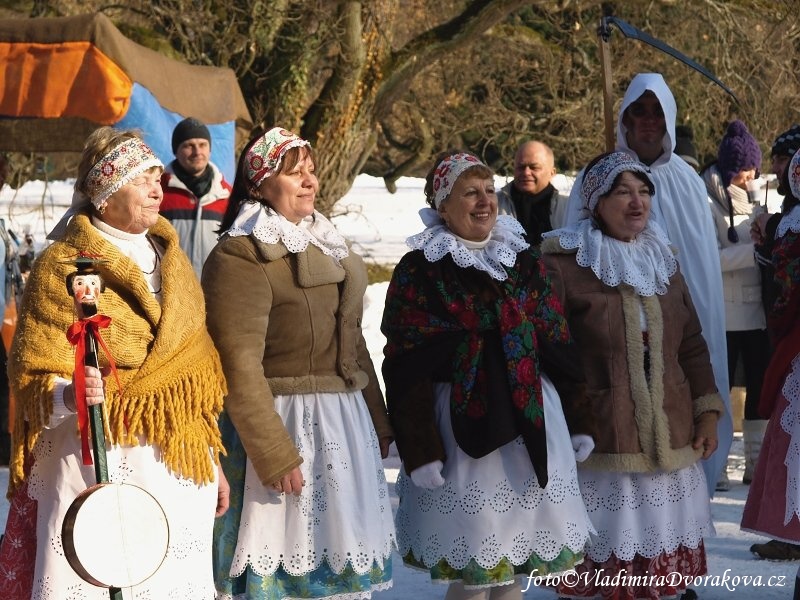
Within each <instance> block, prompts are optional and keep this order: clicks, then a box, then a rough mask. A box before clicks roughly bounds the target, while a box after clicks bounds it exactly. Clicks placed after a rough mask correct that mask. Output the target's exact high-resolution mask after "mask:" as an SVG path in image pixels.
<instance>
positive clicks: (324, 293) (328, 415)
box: [202, 127, 395, 600]
mask: <svg viewBox="0 0 800 600" xmlns="http://www.w3.org/2000/svg"><path fill="white" fill-rule="evenodd" d="M314 168H315V163H314V158H313V155H312V154H311V152H310V146H309V144H308V142H306V141H305V140H302V139H300V138H299V137H297V136H296V135H294V134H293V133H291V132H289V131H286V130H284V129H281V128H278V127H276V128H274V129H272V130H270V131H268V132H267V133H266V134H264V135H263V136H260V137H257V138H255V139H254V140H252V141H251V143H250V144H248V146H246V147H245V149H244V151H243V153H242V156H241V158H240V160H239V167H238V171H237V175H236V180H235V182H234V187H233V193H232V195H231V200H230V204H229V209H228V213H226V215H225V217H224V218H223V221H222V224H221V226H220V228H221V231H224V232H225V233H224V235H222V237H221V238H220V241H219V243H218V244H217V246H216V247H215V248H214V250H213V251H212V252H211V254H210V256H209V257H208V259H207V261H206V263H205V266H204V269H203V278H202V279H203V290H204V293H205V296H206V302H207V309H208V329H209V332H210V333H211V337H212V338H213V339H214V342H215V344H216V346H217V348H218V350H219V352H220V355H221V359H222V366H223V369H224V371H225V376H226V379H227V382H228V395H227V396H226V398H225V412H224V413H223V417H222V420H221V429H222V430H223V436H224V439H225V446H226V449H227V451H228V456H227V457H226V458H225V459H223V461H222V462H223V468H224V470H225V473H226V475H228V476H229V477H230V480H231V487H232V490H231V504H232V508H231V510H230V511H229V515H228V517H227V518H226V519H220V520H218V522H217V527H216V529H215V536H214V537H215V540H214V541H215V559H216V561H215V577H216V581H217V589H218V593H219V597H220V598H232V597H236V598H247V599H248V600H266V599H269V600H273V599H277V598H285V597H291V598H326V597H331V596H335V597H336V598H337V599H345V600H347V599H356V598H358V599H362V598H369V597H370V595H371V593H372V592H373V591H375V590H381V589H386V588H388V587H390V585H391V554H392V551H393V549H394V546H395V541H394V539H395V534H394V526H393V523H392V510H391V506H390V504H389V493H388V488H387V484H386V480H385V477H384V472H383V465H382V463H381V456H383V457H385V456H386V455H387V454H388V448H389V444H390V443H391V441H392V432H391V428H390V426H389V421H388V417H387V415H386V408H385V405H384V402H383V396H382V394H381V391H380V388H379V386H378V383H377V378H376V375H375V370H374V368H373V365H372V361H371V359H370V357H369V353H368V351H367V348H366V343H365V341H364V337H363V335H362V332H361V317H362V312H363V304H362V303H363V297H364V292H365V290H366V286H367V273H366V269H365V267H364V264H363V262H362V260H361V259H360V258H359V257H358V256H357V255H355V254H353V253H352V252H350V251H349V249H348V247H347V244H346V243H345V240H344V238H342V236H341V235H340V234H339V233H338V232H337V231H336V229H335V228H334V226H333V225H332V224H331V222H330V221H328V220H327V219H326V218H325V217H324V216H322V215H321V214H320V213H319V212H317V211H315V210H314V200H315V197H316V193H317V190H318V182H317V178H316V176H315V175H314Z"/></svg>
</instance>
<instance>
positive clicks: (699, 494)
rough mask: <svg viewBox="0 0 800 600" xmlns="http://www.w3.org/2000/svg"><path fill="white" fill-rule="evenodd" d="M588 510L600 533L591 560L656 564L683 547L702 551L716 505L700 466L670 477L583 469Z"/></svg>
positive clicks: (581, 476) (581, 477) (580, 476)
mask: <svg viewBox="0 0 800 600" xmlns="http://www.w3.org/2000/svg"><path fill="white" fill-rule="evenodd" d="M578 479H579V481H580V485H581V491H582V492H583V499H584V501H585V502H586V510H588V511H589V517H590V518H591V519H592V523H593V524H594V526H595V528H596V529H597V535H596V536H593V538H592V544H591V546H589V548H588V554H589V556H590V557H591V559H592V560H594V561H595V562H604V561H606V560H608V558H609V556H611V553H612V552H613V553H614V555H615V556H616V557H617V558H620V559H622V560H632V559H633V557H634V555H635V554H640V555H642V556H644V557H646V558H653V557H655V556H658V555H659V554H661V553H662V552H674V551H675V550H676V549H677V548H678V546H680V545H683V546H686V547H688V548H697V547H698V545H699V544H700V542H701V540H702V539H703V537H705V536H708V535H714V533H715V530H714V523H713V521H712V520H711V502H710V500H709V497H708V490H707V487H706V478H705V474H704V472H703V469H702V467H701V466H700V463H699V462H698V463H695V464H693V465H692V466H690V467H686V468H685V469H680V470H678V471H671V472H669V473H664V472H657V473H612V472H607V471H594V470H589V469H583V468H580V469H578Z"/></svg>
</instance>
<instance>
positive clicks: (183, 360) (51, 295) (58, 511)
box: [0, 127, 229, 600]
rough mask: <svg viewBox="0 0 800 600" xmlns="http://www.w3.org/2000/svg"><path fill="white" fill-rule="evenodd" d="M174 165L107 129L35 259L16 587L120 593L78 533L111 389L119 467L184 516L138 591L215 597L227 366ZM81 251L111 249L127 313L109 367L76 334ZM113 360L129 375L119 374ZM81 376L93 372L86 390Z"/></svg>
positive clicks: (114, 311) (94, 253) (19, 364)
mask: <svg viewBox="0 0 800 600" xmlns="http://www.w3.org/2000/svg"><path fill="white" fill-rule="evenodd" d="M162 171H163V165H162V164H161V162H160V161H159V160H158V158H157V157H156V156H155V154H153V151H152V150H151V149H150V148H149V147H148V146H147V145H146V144H145V143H144V141H142V139H141V138H140V137H139V135H138V133H136V132H134V131H118V130H115V129H112V128H110V127H102V128H100V129H98V130H96V131H95V132H93V133H92V134H91V135H90V136H89V138H88V139H87V141H86V144H85V147H84V150H83V155H82V157H81V162H80V166H79V169H78V177H77V180H76V182H75V195H74V197H73V202H72V207H71V208H70V209H69V210H68V211H67V214H66V215H65V216H64V218H63V219H62V220H61V221H60V222H59V223H58V225H56V227H55V228H54V229H53V231H52V232H51V233H50V235H49V236H48V238H49V239H51V240H53V243H52V245H50V246H49V247H48V248H47V249H46V250H44V252H42V253H41V255H40V256H39V257H38V258H37V259H36V261H35V263H34V265H33V269H32V271H31V274H30V278H29V279H28V282H27V285H26V288H25V295H24V298H23V300H22V305H21V311H20V315H19V323H18V325H17V330H16V334H15V337H14V341H13V344H12V347H11V352H10V356H9V364H8V371H9V381H10V383H11V391H12V393H13V394H14V396H15V398H16V407H17V410H16V415H15V422H14V441H13V448H12V454H13V456H12V461H11V470H10V484H9V492H8V495H9V497H10V498H11V502H12V504H11V510H10V513H9V519H8V524H7V526H6V530H5V531H6V533H5V537H4V540H3V545H2V547H0V572H2V573H3V574H4V575H5V576H4V577H2V578H0V597H2V598H4V599H6V600H9V599H10V600H16V599H22V598H25V599H28V598H41V599H42V600H48V599H50V600H57V599H58V600H60V599H63V598H65V597H67V596H69V597H73V598H83V599H92V600H93V599H97V600H99V599H101V598H102V599H104V600H105V599H107V598H109V590H108V589H105V588H102V587H97V586H95V585H92V584H91V583H88V582H86V581H84V580H83V579H82V578H81V577H79V576H78V574H77V573H76V572H75V571H73V569H72V567H71V566H70V564H69V563H68V561H67V559H66V558H65V552H64V549H63V548H64V542H63V540H62V523H63V521H64V516H65V513H66V511H67V510H68V508H69V507H70V505H71V503H72V502H73V500H74V499H75V497H76V496H77V495H78V494H80V493H81V492H83V491H84V490H85V489H86V488H87V487H89V486H90V485H93V484H94V483H95V473H94V468H93V467H92V466H91V465H86V464H84V462H85V461H84V460H82V451H81V435H80V433H79V431H78V429H79V428H78V418H77V416H76V412H77V408H80V407H76V398H78V399H79V400H78V403H79V404H80V402H81V400H80V399H81V398H83V397H84V395H85V398H86V400H85V401H86V403H87V404H89V405H93V404H101V403H102V407H103V414H104V423H105V429H106V440H107V447H106V452H107V461H108V474H109V480H110V481H111V482H118V483H127V484H133V485H136V486H139V487H141V488H143V489H144V490H146V491H147V492H149V493H150V494H151V495H153V496H154V497H155V499H156V500H157V501H158V502H159V503H160V505H161V507H162V509H163V511H164V513H165V515H166V519H167V522H168V524H169V536H170V539H169V546H168V550H167V554H166V557H165V559H164V562H163V563H162V564H161V567H160V568H159V569H158V570H157V571H156V572H155V574H154V575H152V576H151V577H150V578H149V579H147V580H145V581H144V582H143V583H141V584H139V585H137V586H135V589H133V590H131V592H130V593H131V594H132V596H131V597H136V598H193V599H213V598H214V584H213V580H212V571H211V562H212V561H211V541H212V530H213V525H214V516H215V513H216V514H217V515H219V514H222V513H223V512H224V511H225V510H226V508H227V504H228V494H229V488H228V484H227V481H226V480H225V478H224V476H223V474H222V471H221V470H220V469H219V466H218V464H219V463H218V459H219V453H220V451H221V449H222V444H221V440H220V434H219V430H218V428H217V417H218V415H219V413H220V411H221V409H222V399H223V396H224V393H225V380H224V377H223V375H222V370H221V366H220V362H219V356H218V354H217V352H216V350H215V349H214V346H213V344H212V342H211V339H210V337H209V336H208V333H207V332H206V328H205V311H204V302H203V294H202V291H201V289H200V285H199V282H198V281H197V279H196V277H195V275H194V271H193V270H192V266H191V264H190V263H189V261H188V259H187V258H186V256H185V255H184V253H183V252H182V251H181V249H180V246H179V245H178V236H177V234H176V233H175V230H174V229H173V228H172V226H171V225H169V223H168V222H167V221H166V220H165V219H164V218H163V217H160V216H159V214H158V208H159V204H160V203H161V198H162V191H161V186H160V184H159V176H160V175H161V173H162ZM81 256H82V257H90V258H91V259H93V260H95V261H96V265H95V266H96V269H97V272H98V273H99V275H100V276H101V277H102V280H103V282H104V284H105V288H104V291H103V293H102V296H101V297H100V300H99V302H98V309H99V312H101V313H102V314H103V315H105V316H107V317H110V319H111V323H110V325H109V326H108V327H107V328H105V329H103V330H102V332H101V336H102V338H103V340H104V342H105V345H106V346H107V348H108V351H109V353H110V357H106V356H105V355H104V353H103V352H100V353H99V354H100V364H101V366H102V367H103V369H102V371H101V370H98V369H96V368H93V367H83V368H81V367H76V366H75V362H76V361H75V354H74V348H73V346H72V345H71V344H70V342H69V341H68V340H67V337H66V331H67V329H68V328H69V327H70V326H71V325H72V324H73V322H75V321H76V320H77V318H78V317H79V315H76V311H75V308H74V304H73V299H72V297H71V295H70V294H69V293H68V291H67V288H66V285H65V279H66V276H67V275H68V274H69V273H70V272H71V271H74V269H75V264H74V263H75V260H76V258H78V257H81ZM112 364H113V365H115V367H114V368H115V371H116V374H115V375H116V376H114V377H111V376H108V377H106V376H107V375H108V371H109V370H110V369H109V368H108V365H112ZM80 369H82V370H83V373H81V374H79V375H83V376H82V377H79V378H76V377H75V375H76V371H77V370H80ZM76 379H78V380H79V381H82V380H85V388H84V387H83V386H80V388H79V389H78V390H76V389H75V388H76V386H75V383H74V381H75V380H76ZM84 389H85V394H84V393H83V392H82V391H81V390H84ZM76 392H80V393H76ZM95 458H96V457H95ZM150 525H151V524H149V523H141V527H145V528H146V527H149V526H150ZM34 535H35V538H34V537H33V536H34Z"/></svg>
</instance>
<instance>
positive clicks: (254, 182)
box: [227, 127, 349, 262]
mask: <svg viewBox="0 0 800 600" xmlns="http://www.w3.org/2000/svg"><path fill="white" fill-rule="evenodd" d="M302 147H309V148H310V147H311V144H310V143H309V142H308V141H307V140H304V139H302V138H300V137H299V136H297V135H295V134H294V133H292V132H291V131H288V130H287V129H284V128H282V127H273V128H272V129H270V130H269V131H268V132H267V133H265V134H264V135H263V136H261V137H260V138H259V139H258V140H257V141H256V142H255V143H254V144H253V145H252V146H251V147H250V149H249V150H248V151H247V154H246V156H245V168H246V176H247V179H248V181H249V183H250V185H251V186H253V187H258V186H259V185H260V184H261V183H263V181H264V180H265V179H267V178H268V177H272V176H273V175H275V173H277V172H278V169H279V168H280V165H281V161H282V160H283V157H284V155H285V154H286V152H288V151H289V149H290V148H302ZM227 234H228V235H230V236H232V237H236V236H242V235H252V236H253V237H254V238H256V239H257V240H259V241H261V242H264V243H265V244H276V243H278V242H279V241H281V242H283V244H284V245H285V246H286V248H287V250H289V252H292V253H294V254H296V253H299V252H304V251H305V250H306V248H307V247H308V244H312V245H314V246H316V247H317V248H319V249H320V250H321V251H322V252H323V253H324V254H326V255H327V256H330V257H332V258H333V259H334V260H336V261H337V262H339V261H340V260H342V259H343V258H346V257H347V255H348V254H349V249H348V247H347V242H346V240H345V239H344V237H343V236H342V235H341V234H340V233H339V232H338V231H337V230H336V227H335V226H334V225H333V223H331V222H330V221H329V220H328V219H326V218H325V217H324V216H323V215H322V213H320V212H319V211H317V210H315V211H314V212H313V214H311V215H310V216H308V217H306V218H305V219H303V220H302V221H300V223H298V224H297V225H295V224H294V223H292V222H291V221H289V220H288V219H286V217H284V216H283V215H281V214H280V213H279V212H277V211H275V210H274V209H272V208H270V207H269V206H266V205H265V204H263V203H262V202H259V201H257V200H250V201H247V202H244V203H242V205H241V207H239V214H238V215H237V216H236V219H234V221H233V224H232V225H231V227H230V229H228V231H227Z"/></svg>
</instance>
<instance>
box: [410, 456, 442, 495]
mask: <svg viewBox="0 0 800 600" xmlns="http://www.w3.org/2000/svg"><path fill="white" fill-rule="evenodd" d="M443 468H444V465H443V464H442V461H440V460H435V461H433V462H429V463H428V464H427V465H422V466H421V467H417V468H416V469H414V470H413V471H411V481H413V482H414V485H415V486H417V487H421V488H424V489H426V490H433V489H436V488H438V487H439V486H442V485H444V477H442V469H443Z"/></svg>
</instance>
